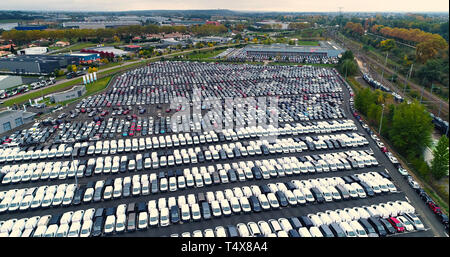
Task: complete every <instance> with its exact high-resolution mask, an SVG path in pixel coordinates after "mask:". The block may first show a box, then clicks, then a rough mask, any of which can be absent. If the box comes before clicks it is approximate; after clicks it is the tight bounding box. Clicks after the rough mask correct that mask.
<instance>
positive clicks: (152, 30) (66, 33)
mask: <svg viewBox="0 0 450 257" xmlns="http://www.w3.org/2000/svg"><path fill="white" fill-rule="evenodd" d="M227 31H228V29H227V28H226V27H225V26H224V25H210V24H203V25H193V26H189V27H186V26H157V25H153V24H150V25H145V26H140V25H133V26H123V27H117V28H105V29H57V30H28V31H18V30H10V31H3V33H2V38H3V39H5V40H10V41H12V42H14V43H16V44H19V45H20V44H27V43H30V42H32V41H35V40H39V39H41V38H45V39H49V40H51V41H56V40H69V41H71V42H79V41H88V40H90V39H97V40H98V41H100V42H102V41H104V40H105V39H110V38H113V37H114V36H117V37H119V38H120V39H122V40H128V39H130V38H131V37H134V36H144V35H146V34H156V33H173V32H180V33H192V34H194V35H196V36H207V35H218V34H222V33H225V32H227Z"/></svg>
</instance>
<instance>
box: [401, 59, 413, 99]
mask: <svg viewBox="0 0 450 257" xmlns="http://www.w3.org/2000/svg"><path fill="white" fill-rule="evenodd" d="M413 65H414V63H413V64H411V68H410V69H409V74H406V77H405V86H404V87H403V94H405V90H406V85H407V82H408V79H410V78H411V72H412V69H413Z"/></svg>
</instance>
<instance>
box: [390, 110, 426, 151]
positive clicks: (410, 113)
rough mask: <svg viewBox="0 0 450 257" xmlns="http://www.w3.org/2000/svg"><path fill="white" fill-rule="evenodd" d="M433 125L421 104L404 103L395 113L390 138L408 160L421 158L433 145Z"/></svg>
mask: <svg viewBox="0 0 450 257" xmlns="http://www.w3.org/2000/svg"><path fill="white" fill-rule="evenodd" d="M432 131H433V124H432V123H431V117H430V115H428V113H427V112H425V107H424V106H423V105H421V104H419V102H417V101H414V102H413V103H411V104H408V103H406V102H403V103H402V104H400V105H398V106H397V108H396V109H395V111H394V115H393V118H392V125H391V128H390V130H389V138H390V139H391V141H392V143H393V144H394V146H395V147H396V148H397V149H399V151H400V152H402V153H405V154H406V155H407V156H408V158H414V157H416V156H421V155H422V153H423V150H424V149H425V147H426V146H428V145H430V143H431V132H432Z"/></svg>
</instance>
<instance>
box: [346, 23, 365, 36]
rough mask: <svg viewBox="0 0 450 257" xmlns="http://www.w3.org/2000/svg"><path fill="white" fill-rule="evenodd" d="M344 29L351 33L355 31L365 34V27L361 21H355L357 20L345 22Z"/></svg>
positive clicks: (355, 32)
mask: <svg viewBox="0 0 450 257" xmlns="http://www.w3.org/2000/svg"><path fill="white" fill-rule="evenodd" d="M344 29H345V30H347V31H349V32H351V33H354V34H359V35H362V34H364V28H363V26H362V25H361V23H355V22H351V21H349V22H347V24H345V27H344Z"/></svg>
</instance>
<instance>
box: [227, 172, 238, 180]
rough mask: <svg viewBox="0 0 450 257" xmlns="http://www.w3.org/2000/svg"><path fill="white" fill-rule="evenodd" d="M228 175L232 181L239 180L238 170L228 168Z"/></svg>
mask: <svg viewBox="0 0 450 257" xmlns="http://www.w3.org/2000/svg"><path fill="white" fill-rule="evenodd" d="M228 177H229V178H230V182H236V181H237V177H236V172H235V171H234V169H229V170H228Z"/></svg>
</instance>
